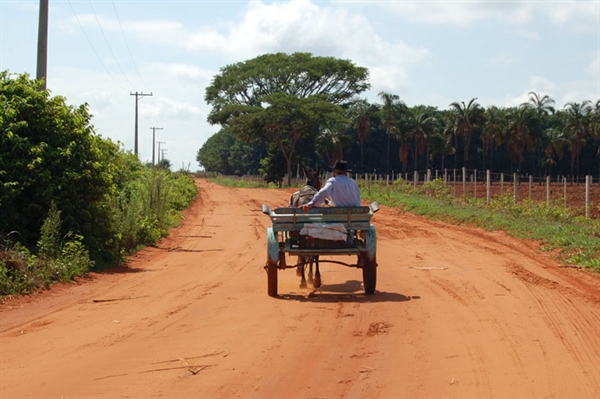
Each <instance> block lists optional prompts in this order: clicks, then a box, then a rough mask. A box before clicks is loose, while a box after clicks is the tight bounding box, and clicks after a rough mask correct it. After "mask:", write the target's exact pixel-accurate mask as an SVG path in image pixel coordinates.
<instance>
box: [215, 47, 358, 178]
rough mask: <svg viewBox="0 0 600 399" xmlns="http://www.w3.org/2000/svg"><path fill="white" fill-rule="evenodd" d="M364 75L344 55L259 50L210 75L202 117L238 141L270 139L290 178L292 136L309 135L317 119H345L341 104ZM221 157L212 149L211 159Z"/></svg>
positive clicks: (312, 135) (355, 90)
mask: <svg viewBox="0 0 600 399" xmlns="http://www.w3.org/2000/svg"><path fill="white" fill-rule="evenodd" d="M367 77H368V71H367V69H366V68H362V67H357V66H355V65H354V64H353V63H352V62H350V61H348V60H339V59H335V58H333V57H315V56H312V54H309V53H294V54H291V55H288V54H284V53H277V54H265V55H261V56H258V57H256V58H254V59H251V60H248V61H245V62H241V63H237V64H233V65H228V66H226V67H224V68H222V69H221V72H220V73H219V74H218V75H217V76H215V77H214V79H213V81H212V83H211V85H210V86H209V87H207V89H206V95H205V100H206V102H207V103H208V104H209V105H211V106H212V110H211V112H210V114H209V116H208V121H209V122H210V123H212V124H221V125H222V126H228V127H229V128H230V129H231V133H233V134H234V135H236V136H237V137H239V138H241V139H242V140H244V141H247V142H249V141H254V140H262V141H264V142H268V143H274V144H276V145H277V148H278V150H279V151H281V152H282V154H283V157H284V158H285V160H286V166H287V168H286V170H287V173H288V178H290V177H291V167H292V163H293V157H294V151H295V150H296V145H297V144H298V141H300V140H302V139H306V138H309V139H310V140H311V141H314V139H315V137H316V134H317V132H318V130H319V127H320V126H321V125H329V124H332V123H338V122H343V121H345V120H346V119H345V116H344V114H345V111H344V109H343V108H342V106H341V105H342V104H345V103H347V102H349V101H350V99H351V98H352V97H353V96H355V95H357V94H359V93H361V92H363V91H364V90H366V89H368V88H369V86H370V85H369V84H368V83H367V82H366V79H367ZM222 159H223V156H222V154H219V153H213V160H214V161H218V160H221V163H222ZM263 167H265V165H263ZM288 184H289V181H288Z"/></svg>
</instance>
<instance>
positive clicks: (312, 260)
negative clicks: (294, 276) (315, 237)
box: [308, 256, 315, 284]
mask: <svg viewBox="0 0 600 399" xmlns="http://www.w3.org/2000/svg"><path fill="white" fill-rule="evenodd" d="M309 259H310V261H309V264H308V283H309V284H313V263H314V260H315V258H314V256H311V257H310V258H309Z"/></svg>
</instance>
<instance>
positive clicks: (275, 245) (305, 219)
mask: <svg viewBox="0 0 600 399" xmlns="http://www.w3.org/2000/svg"><path fill="white" fill-rule="evenodd" d="M378 210H379V207H378V205H377V203H376V202H373V203H372V204H371V206H360V207H331V208H327V207H323V208H319V207H315V208H311V209H310V210H309V211H308V212H306V213H303V212H302V209H301V208H276V209H274V210H271V209H269V207H268V206H267V205H263V206H262V211H263V213H264V214H266V215H268V216H270V217H271V221H272V223H273V226H272V227H269V228H267V264H266V265H265V270H266V271H267V276H268V277H267V281H268V294H269V295H270V296H277V273H278V271H279V270H280V269H281V270H283V269H287V268H296V267H297V264H294V265H287V263H286V254H289V255H292V256H293V255H296V256H299V257H314V258H312V259H317V262H321V263H336V264H341V265H344V266H349V267H356V268H359V269H362V274H363V284H364V290H365V294H369V295H370V294H373V293H375V285H376V283H377V262H376V252H377V235H376V233H375V226H373V225H372V224H371V217H372V216H373V214H374V213H375V212H377V211H378ZM305 225H307V227H314V226H315V225H316V226H321V227H322V228H324V229H327V228H328V227H332V228H333V226H335V227H336V228H339V226H340V225H342V226H343V228H344V229H345V231H346V234H347V235H346V239H345V240H343V241H332V240H327V239H319V238H314V237H311V236H308V235H304V234H301V232H305V231H306V229H304V230H303V228H304V227H305ZM321 255H329V256H337V255H356V263H354V264H349V263H346V262H341V261H338V260H329V259H320V258H319V257H320V256H321Z"/></svg>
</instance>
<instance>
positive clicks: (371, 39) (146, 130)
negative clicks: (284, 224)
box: [0, 0, 600, 171]
mask: <svg viewBox="0 0 600 399" xmlns="http://www.w3.org/2000/svg"><path fill="white" fill-rule="evenodd" d="M49 2H50V17H49V44H48V52H49V54H48V88H49V89H50V90H51V92H52V95H61V96H65V97H66V98H67V102H68V103H69V104H72V105H80V104H82V103H88V104H89V105H90V110H91V113H92V114H93V115H94V116H93V119H92V123H93V125H94V127H95V129H96V132H97V133H98V134H100V135H102V136H103V137H107V138H110V139H112V140H113V141H119V142H122V143H123V145H124V148H125V149H126V150H133V148H134V124H135V97H134V96H132V95H130V94H131V93H133V92H144V93H152V97H144V98H142V99H140V100H139V127H138V129H139V155H140V159H141V160H142V161H151V160H152V130H151V127H160V128H162V129H163V130H157V131H156V140H157V141H161V142H164V143H162V144H161V146H162V147H161V148H162V149H164V150H166V152H165V156H166V158H168V159H169V160H170V161H171V162H172V164H173V169H174V170H177V169H180V168H182V167H183V168H185V169H190V170H192V171H195V170H198V169H199V166H198V163H197V162H196V160H195V159H196V154H197V151H198V149H199V148H200V147H201V146H202V145H203V144H204V142H205V141H206V140H207V139H208V138H209V137H210V136H211V135H212V134H214V133H216V132H217V131H218V130H219V126H211V125H209V124H208V123H207V122H206V116H207V114H208V112H209V111H210V108H209V107H208V106H207V104H206V103H205V102H204V93H205V88H206V87H207V86H208V85H210V82H211V80H212V78H213V77H214V76H215V75H216V74H218V72H219V69H220V68H221V67H223V66H225V65H228V64H233V63H237V62H242V61H245V60H248V59H251V58H254V57H256V56H258V55H260V54H264V53H273V52H280V51H281V52H286V53H292V52H296V51H305V52H311V53H313V54H314V55H322V56H333V57H337V58H343V59H349V60H352V61H353V62H354V63H355V64H357V65H359V66H364V67H367V68H368V69H369V71H370V83H371V85H372V88H371V90H370V91H369V92H367V93H364V94H363V95H362V97H364V98H367V99H369V101H371V102H377V101H378V98H377V93H379V92H381V91H386V92H390V93H393V94H398V95H399V96H400V98H401V100H402V101H404V102H405V103H406V104H407V105H409V106H414V105H418V104H426V105H433V106H437V107H438V108H440V109H447V108H448V105H449V104H450V103H451V102H454V101H458V102H461V101H464V102H468V101H470V100H471V99H472V98H477V99H478V100H477V101H478V102H479V103H480V104H481V105H482V106H484V107H489V106H492V105H496V106H501V107H504V106H515V105H519V104H521V103H522V102H525V101H527V100H528V93H529V92H530V91H535V92H536V93H538V94H540V95H545V94H547V95H549V96H550V97H552V98H553V99H554V100H555V101H556V104H555V105H556V108H562V107H563V106H564V105H565V104H566V103H568V102H582V101H585V100H590V101H592V102H596V100H598V99H600V1H598V0H593V1H587V0H580V1H551V0H544V1H486V0H479V1H475V0H473V1H451V0H448V1H426V0H425V1H402V0H396V1H393V0H387V1H386V0H381V1H364V0H363V1H360V0H354V1H317V0H312V1H311V0H290V1H242V0H218V1H205V0H188V1H183V0H182V1H177V0H154V1H147V0H146V1H141V0H140V1H136V0H49ZM38 10H39V1H38V0H33V1H28V0H0V70H9V71H10V72H12V73H29V74H30V75H31V76H32V77H35V73H36V62H37V59H36V57H37V55H36V52H37V24H38Z"/></svg>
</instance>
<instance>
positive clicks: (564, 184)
mask: <svg viewBox="0 0 600 399" xmlns="http://www.w3.org/2000/svg"><path fill="white" fill-rule="evenodd" d="M563 192H564V193H563V198H564V199H563V204H564V206H565V211H566V210H567V178H566V177H563Z"/></svg>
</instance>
